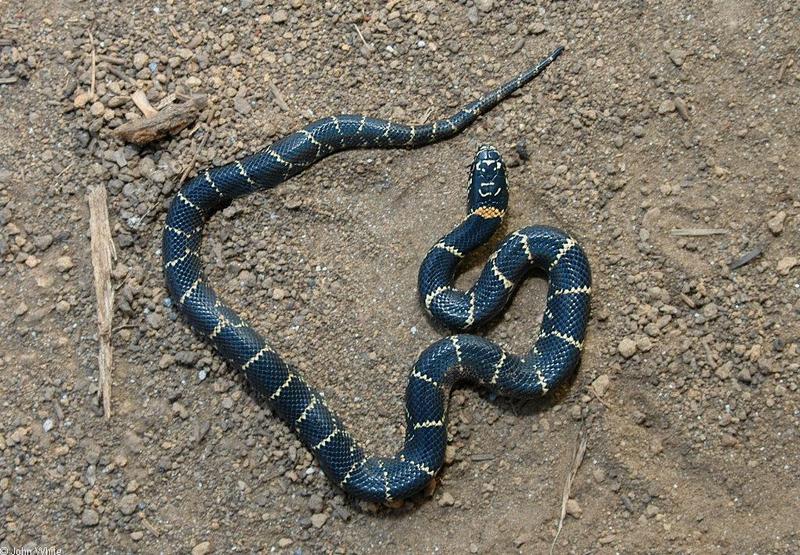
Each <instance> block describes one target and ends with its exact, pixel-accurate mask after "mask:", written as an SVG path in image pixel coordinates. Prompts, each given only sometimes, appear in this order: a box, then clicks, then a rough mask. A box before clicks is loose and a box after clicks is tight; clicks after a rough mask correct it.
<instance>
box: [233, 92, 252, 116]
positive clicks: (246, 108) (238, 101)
mask: <svg viewBox="0 0 800 555" xmlns="http://www.w3.org/2000/svg"><path fill="white" fill-rule="evenodd" d="M233 107H234V109H235V110H236V111H237V112H239V113H240V114H243V115H247V114H249V113H250V112H251V111H252V110H253V107H252V106H250V103H249V102H248V101H247V99H246V98H244V97H241V96H237V97H236V98H234V99H233Z"/></svg>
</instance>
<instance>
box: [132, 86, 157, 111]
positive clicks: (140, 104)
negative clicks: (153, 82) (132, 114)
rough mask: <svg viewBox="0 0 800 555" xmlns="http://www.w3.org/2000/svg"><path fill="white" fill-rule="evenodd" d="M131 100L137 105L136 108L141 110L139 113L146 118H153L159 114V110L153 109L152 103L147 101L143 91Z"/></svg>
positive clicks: (138, 91)
mask: <svg viewBox="0 0 800 555" xmlns="http://www.w3.org/2000/svg"><path fill="white" fill-rule="evenodd" d="M131 100H133V103H134V104H136V107H137V108H139V111H140V112H141V113H142V114H143V115H144V117H146V118H151V117H153V116H155V115H156V114H158V110H156V109H155V108H153V106H152V105H151V104H150V101H149V100H147V95H146V94H145V93H144V91H143V90H141V89H139V90H137V91H136V92H134V93H133V94H132V95H131Z"/></svg>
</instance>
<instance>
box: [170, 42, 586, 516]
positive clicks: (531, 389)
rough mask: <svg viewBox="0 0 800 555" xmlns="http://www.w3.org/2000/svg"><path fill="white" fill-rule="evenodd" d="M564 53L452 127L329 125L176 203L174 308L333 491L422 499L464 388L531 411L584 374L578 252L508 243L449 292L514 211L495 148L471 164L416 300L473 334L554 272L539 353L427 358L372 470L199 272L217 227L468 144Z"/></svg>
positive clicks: (530, 239) (476, 347) (482, 347)
mask: <svg viewBox="0 0 800 555" xmlns="http://www.w3.org/2000/svg"><path fill="white" fill-rule="evenodd" d="M561 52H562V48H558V49H556V50H555V51H553V52H552V53H551V54H550V55H549V56H548V57H547V58H545V59H544V60H542V61H541V62H539V63H538V64H537V65H536V66H535V67H533V68H531V69H529V70H527V71H525V72H523V73H521V74H520V75H519V76H517V77H516V78H515V79H513V80H511V81H509V82H507V83H505V84H503V85H502V86H500V87H499V88H497V89H496V90H494V91H492V92H490V93H488V94H486V95H485V96H483V97H481V98H480V99H479V100H476V101H474V102H472V103H470V104H468V105H467V106H465V107H464V108H463V109H462V110H461V111H459V112H458V113H457V114H455V115H454V116H452V117H450V118H447V119H443V120H438V121H435V122H433V123H431V124H426V125H420V126H409V125H401V124H397V123H393V122H391V121H384V120H379V119H373V118H369V117H367V116H363V115H340V116H332V117H326V118H324V119H321V120H318V121H316V122H314V123H311V124H310V125H308V126H306V127H305V128H303V129H300V130H299V131H297V132H295V133H292V134H290V135H288V136H286V137H284V138H282V139H280V140H279V141H277V142H275V143H274V144H272V145H271V146H269V147H267V148H266V149H265V150H262V151H261V152H258V153H256V154H252V155H250V156H247V157H245V158H243V159H241V160H237V161H234V162H232V163H230V164H227V165H224V166H220V167H214V168H210V169H208V170H206V171H204V172H201V173H200V174H198V175H197V176H195V177H194V178H192V179H191V180H189V181H188V182H186V184H185V185H184V186H183V187H182V188H181V189H180V191H179V192H178V193H177V195H176V197H175V198H174V199H173V200H172V202H171V204H170V207H169V210H168V213H167V218H166V224H165V227H164V236H163V246H162V252H163V260H164V273H165V277H166V283H167V287H168V289H169V292H170V295H171V297H172V299H173V301H174V303H175V306H176V307H177V308H178V310H179V311H180V313H182V315H183V316H184V317H185V318H186V320H188V322H189V323H190V325H191V326H192V328H193V329H194V330H195V331H196V332H197V333H198V334H199V335H201V336H202V337H204V338H206V339H208V340H209V341H210V342H211V343H212V345H213V346H214V347H215V348H216V350H217V351H218V352H219V353H220V354H221V355H222V356H223V357H224V358H225V360H226V361H227V362H228V363H229V364H230V365H232V366H233V367H234V368H237V369H240V370H241V371H243V372H244V374H245V375H246V378H247V380H248V381H249V383H250V384H251V386H252V387H253V388H254V390H255V391H256V392H257V393H258V394H259V395H261V396H263V397H265V398H266V399H267V401H268V404H269V405H270V407H271V408H272V409H273V410H274V411H275V412H276V413H277V414H278V415H279V416H280V417H281V418H282V419H283V420H284V421H285V422H286V423H287V424H288V425H289V426H290V427H291V428H292V429H293V430H294V432H295V433H296V434H297V436H298V437H299V439H300V441H301V442H302V443H303V445H305V446H306V447H307V448H308V449H309V450H310V451H311V452H312V453H313V454H314V455H315V457H316V458H317V460H318V462H319V464H320V466H321V468H322V470H323V471H324V472H325V474H326V475H327V476H328V478H329V479H330V480H331V481H332V482H334V483H335V484H337V485H338V486H339V487H341V488H342V489H344V490H345V491H347V492H348V493H350V494H351V495H353V496H355V497H357V498H361V499H365V500H370V501H377V502H390V501H393V500H399V499H402V498H406V497H409V496H411V495H413V494H414V493H415V492H417V491H419V490H420V489H422V488H423V487H424V486H425V485H426V483H428V482H429V481H430V480H431V479H432V478H433V477H434V476H435V474H436V473H437V472H438V471H439V469H440V468H441V467H442V465H443V463H444V453H445V447H446V444H447V429H446V405H447V399H448V397H449V392H450V389H451V387H452V386H453V384H454V383H456V382H459V381H470V382H475V383H478V384H482V385H483V386H485V387H487V388H489V389H491V390H493V391H495V392H497V393H498V394H501V395H509V396H516V397H534V396H539V395H543V394H545V393H547V392H548V391H549V390H552V389H553V388H554V387H555V386H556V385H557V384H559V383H560V382H561V381H563V380H564V378H565V377H567V376H568V375H569V374H570V373H571V372H572V370H573V369H574V368H575V366H576V365H577V363H578V360H579V358H580V353H581V347H582V344H583V340H584V335H585V330H586V325H587V318H588V313H589V296H590V292H591V283H590V282H591V277H590V271H589V264H588V261H587V259H586V256H585V254H584V252H583V250H582V249H581V248H580V246H579V245H578V244H577V243H576V242H575V240H574V239H572V238H571V237H570V236H568V235H567V234H565V233H564V232H562V231H559V230H557V229H554V228H548V227H543V226H533V227H526V228H523V229H521V230H519V231H516V232H514V233H512V234H511V235H510V236H509V237H507V238H506V239H505V240H504V242H503V243H502V244H501V246H500V248H499V249H498V250H497V251H496V252H495V253H494V254H493V255H492V256H491V258H490V260H489V262H488V263H487V264H486V267H485V268H484V270H483V272H482V274H481V275H480V277H479V278H478V281H477V283H476V284H475V286H474V287H472V288H471V289H470V290H469V291H467V292H460V291H458V290H456V289H455V288H454V287H453V279H454V273H455V270H456V267H457V265H458V263H459V261H460V260H461V259H462V258H463V257H464V255H466V254H467V253H469V252H470V251H471V250H473V249H475V248H476V247H478V246H479V245H480V244H482V243H483V242H485V241H486V240H488V238H489V237H490V236H491V235H492V234H493V233H494V231H495V230H496V229H497V228H498V227H499V225H500V223H501V221H502V218H503V216H504V214H505V210H506V206H507V203H508V184H507V180H506V169H505V165H504V164H503V161H502V159H501V158H500V155H499V154H498V153H497V151H496V150H494V149H493V148H491V147H487V146H485V147H481V149H480V150H479V151H478V153H477V154H476V156H475V160H474V161H473V163H472V166H471V170H470V174H471V184H470V189H469V195H468V214H467V216H466V218H465V219H464V220H463V222H462V223H461V224H460V225H459V226H458V227H457V228H456V229H454V230H453V231H452V232H451V233H449V234H447V235H446V236H445V237H443V238H442V239H441V240H440V241H439V242H438V243H436V245H434V247H433V248H432V249H431V250H430V252H429V253H428V255H427V256H426V258H425V260H424V262H423V263H422V265H421V268H420V273H419V292H420V295H421V298H422V303H423V304H424V306H425V307H426V309H427V310H428V312H429V313H430V314H431V315H432V316H433V317H434V318H435V319H437V320H439V321H440V322H442V323H443V324H445V325H446V326H448V327H450V328H455V329H457V330H461V331H464V330H468V329H471V328H473V327H475V326H478V325H480V324H481V323H483V322H485V321H487V320H488V319H490V318H491V317H492V316H494V315H496V314H497V313H498V312H499V311H500V310H501V309H502V308H503V306H504V305H505V303H506V302H507V300H508V298H509V296H510V295H511V293H512V292H513V290H514V287H515V285H517V284H518V283H519V282H520V281H521V280H522V279H523V278H524V276H525V275H526V274H527V273H528V271H529V269H530V268H532V267H535V268H539V269H542V270H544V271H545V272H546V273H547V275H548V278H549V292H548V297H547V303H546V308H545V311H544V316H543V319H542V325H541V329H540V332H539V335H538V338H537V340H536V343H535V345H534V347H533V348H532V350H531V351H530V352H528V353H527V354H525V355H524V356H517V355H515V354H513V353H510V352H508V351H506V350H504V349H503V348H502V347H500V346H498V345H496V344H495V343H493V342H491V341H488V340H486V339H484V338H481V337H478V336H475V335H467V334H459V335H453V336H451V337H447V338H445V339H442V340H439V341H437V342H436V343H434V344H433V345H431V346H430V347H428V348H427V349H426V350H425V351H424V352H423V353H422V354H421V355H420V357H419V359H418V360H417V362H416V364H415V365H414V367H413V368H412V370H411V373H410V376H409V382H408V386H407V389H406V433H405V443H404V446H403V448H402V449H401V450H400V451H399V452H398V453H397V454H396V455H395V456H393V457H376V456H368V455H367V453H365V451H364V449H363V448H362V447H361V446H360V445H359V444H358V443H357V442H356V440H355V439H354V438H353V437H352V436H351V435H350V434H349V433H348V432H347V430H346V428H345V426H344V425H343V423H342V421H341V420H340V419H339V418H338V417H337V416H336V415H335V414H334V413H333V412H332V411H331V410H330V408H329V407H328V404H327V402H326V400H325V397H324V395H323V394H322V393H321V392H319V391H318V390H317V389H315V388H314V387H312V386H311V385H309V384H308V383H307V382H306V381H305V379H304V378H303V376H302V375H301V374H300V373H299V371H298V370H297V368H296V367H294V366H292V365H291V364H289V363H287V362H285V361H284V360H283V359H282V358H281V356H280V355H279V354H278V353H276V352H275V351H274V350H273V349H272V348H271V347H270V346H269V344H268V343H267V342H266V340H265V339H264V338H263V337H262V336H261V335H260V334H259V333H258V332H256V330H254V329H253V328H252V327H251V326H250V325H249V324H248V323H246V322H245V321H244V320H243V319H242V318H240V317H239V316H238V315H237V314H236V313H235V312H234V311H233V310H232V309H231V308H229V307H228V306H227V305H225V304H223V303H222V301H221V300H220V299H219V298H218V297H217V294H216V293H215V292H214V290H213V289H212V288H211V286H210V285H209V283H208V282H207V280H206V278H205V276H204V274H203V271H202V268H201V260H200V245H201V240H202V233H203V228H204V225H205V223H206V221H207V220H208V218H209V217H210V216H211V215H212V214H213V213H214V212H216V211H218V210H219V209H221V208H223V207H224V206H227V204H228V203H230V201H232V200H233V199H235V198H238V197H242V196H245V195H248V194H251V193H253V192H256V191H263V190H265V189H269V188H272V187H274V186H276V185H278V184H279V183H281V182H283V181H286V180H287V179H289V178H291V177H292V176H294V175H297V174H298V173H300V172H301V171H303V170H304V169H306V168H308V167H309V166H311V165H313V164H315V163H316V162H318V161H320V160H322V159H323V158H325V157H327V156H329V155H331V154H333V153H335V152H340V151H343V150H349V149H355V148H409V149H410V148H417V147H421V146H424V145H429V144H432V143H435V142H438V141H443V140H445V139H448V138H450V137H453V136H454V135H456V134H458V133H460V132H461V131H463V130H464V129H465V128H466V127H467V126H469V125H470V124H471V123H472V122H474V121H475V120H476V119H477V118H478V117H479V116H480V115H482V114H484V113H486V112H487V111H488V110H490V109H491V108H493V107H494V106H496V105H497V104H498V103H499V102H501V101H502V100H503V99H505V98H507V97H508V96H509V95H511V93H513V92H514V91H516V90H517V89H519V88H520V87H521V86H523V85H524V84H526V83H528V82H529V81H531V80H532V79H533V78H534V77H536V76H537V75H538V74H540V73H541V72H542V71H543V70H544V69H545V68H546V67H547V66H548V65H550V64H551V63H552V62H553V60H555V59H556V58H557V57H558V56H559V55H560V54H561Z"/></svg>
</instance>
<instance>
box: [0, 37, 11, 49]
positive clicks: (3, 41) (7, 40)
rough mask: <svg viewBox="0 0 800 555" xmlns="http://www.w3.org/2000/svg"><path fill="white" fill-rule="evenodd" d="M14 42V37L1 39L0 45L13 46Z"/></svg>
mask: <svg viewBox="0 0 800 555" xmlns="http://www.w3.org/2000/svg"><path fill="white" fill-rule="evenodd" d="M12 44H14V39H0V47H3V46H11V45H12Z"/></svg>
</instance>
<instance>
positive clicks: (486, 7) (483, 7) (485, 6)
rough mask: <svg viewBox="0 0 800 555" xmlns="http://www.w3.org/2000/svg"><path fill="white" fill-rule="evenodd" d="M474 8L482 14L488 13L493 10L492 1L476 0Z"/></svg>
mask: <svg viewBox="0 0 800 555" xmlns="http://www.w3.org/2000/svg"><path fill="white" fill-rule="evenodd" d="M475 6H476V7H477V8H478V9H479V10H480V11H482V12H483V13H489V12H490V11H492V8H494V0H476V1H475Z"/></svg>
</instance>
